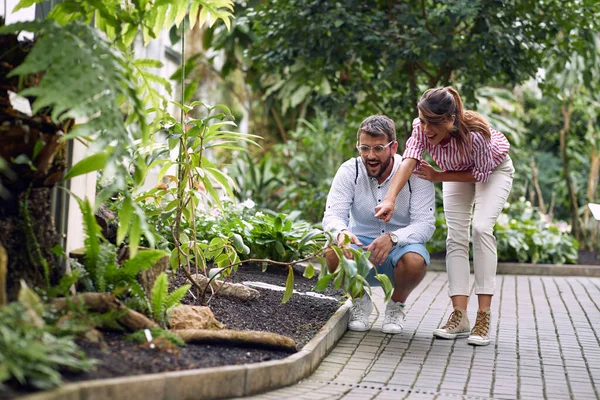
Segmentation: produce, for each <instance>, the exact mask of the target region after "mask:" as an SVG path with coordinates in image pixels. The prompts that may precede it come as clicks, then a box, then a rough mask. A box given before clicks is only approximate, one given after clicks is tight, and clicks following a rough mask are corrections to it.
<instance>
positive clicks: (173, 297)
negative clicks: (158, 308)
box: [165, 284, 192, 310]
mask: <svg viewBox="0 0 600 400" xmlns="http://www.w3.org/2000/svg"><path fill="white" fill-rule="evenodd" d="M191 287H192V285H189V284H188V285H183V286H181V287H179V288H177V289H175V290H174V291H172V292H171V294H169V296H167V299H166V301H165V309H166V310H168V309H170V308H171V307H175V306H177V305H179V304H180V303H181V300H182V299H183V298H184V297H185V295H186V294H187V292H188V290H190V288H191Z"/></svg>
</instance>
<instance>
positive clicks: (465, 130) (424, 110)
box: [417, 86, 492, 156]
mask: <svg viewBox="0 0 600 400" xmlns="http://www.w3.org/2000/svg"><path fill="white" fill-rule="evenodd" d="M417 108H418V109H419V111H420V112H421V116H422V117H423V119H425V121H426V122H427V123H428V124H432V125H439V124H442V123H444V122H446V121H448V120H451V119H452V117H453V116H454V128H453V130H452V132H451V135H452V136H454V137H456V139H457V140H458V142H459V147H460V149H461V153H462V154H463V156H464V155H466V154H467V153H468V152H470V150H471V144H472V137H471V132H479V133H481V134H482V135H483V137H484V138H485V139H486V140H490V138H491V137H492V133H491V132H490V126H489V123H488V121H487V120H486V119H485V117H484V116H482V115H481V114H479V113H477V112H475V111H470V110H464V109H463V103H462V99H461V98H460V94H458V91H457V90H456V89H454V88H453V87H452V86H446V87H443V88H434V89H428V90H426V91H425V93H423V95H422V96H421V99H420V100H419V103H418V104H417Z"/></svg>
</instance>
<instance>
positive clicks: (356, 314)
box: [350, 303, 365, 321]
mask: <svg viewBox="0 0 600 400" xmlns="http://www.w3.org/2000/svg"><path fill="white" fill-rule="evenodd" d="M364 315H365V310H363V309H362V307H361V304H358V303H356V304H353V305H352V311H351V312H350V319H351V320H352V321H355V320H360V319H363V317H364Z"/></svg>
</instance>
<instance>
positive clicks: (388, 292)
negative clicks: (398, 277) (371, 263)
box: [375, 274, 394, 301]
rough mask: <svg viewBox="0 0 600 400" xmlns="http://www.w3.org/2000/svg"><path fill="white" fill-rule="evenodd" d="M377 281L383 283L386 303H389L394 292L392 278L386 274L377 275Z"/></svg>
mask: <svg viewBox="0 0 600 400" xmlns="http://www.w3.org/2000/svg"><path fill="white" fill-rule="evenodd" d="M375 279H377V280H378V281H379V283H381V288H382V289H383V293H385V301H389V300H390V298H391V297H392V292H393V291H394V287H393V286H392V282H390V278H388V276H387V275H385V274H376V275H375Z"/></svg>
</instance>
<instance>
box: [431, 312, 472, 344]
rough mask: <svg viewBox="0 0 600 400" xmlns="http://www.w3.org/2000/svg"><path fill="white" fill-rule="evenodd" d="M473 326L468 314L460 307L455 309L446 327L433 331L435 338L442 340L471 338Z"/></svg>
mask: <svg viewBox="0 0 600 400" xmlns="http://www.w3.org/2000/svg"><path fill="white" fill-rule="evenodd" d="M470 331H471V326H470V324H469V319H468V318H467V313H466V311H465V310H461V309H460V308H458V307H454V311H452V314H450V318H448V322H446V325H444V326H442V327H441V328H438V329H436V330H434V331H433V336H437V337H439V338H442V339H458V338H464V337H467V336H469V333H470Z"/></svg>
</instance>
